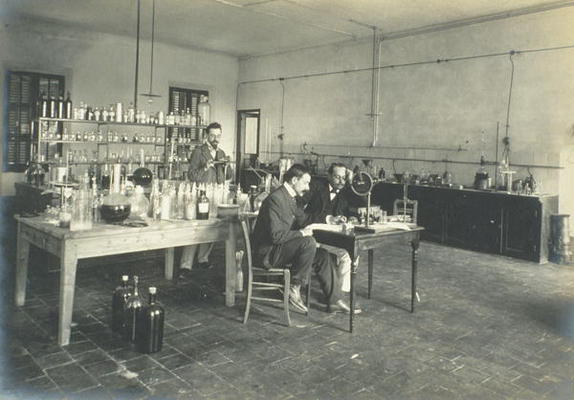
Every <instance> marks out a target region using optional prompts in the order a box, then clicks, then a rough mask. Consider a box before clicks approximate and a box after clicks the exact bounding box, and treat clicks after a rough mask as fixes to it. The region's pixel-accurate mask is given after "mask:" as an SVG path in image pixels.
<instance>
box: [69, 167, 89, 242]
mask: <svg viewBox="0 0 574 400" xmlns="http://www.w3.org/2000/svg"><path fill="white" fill-rule="evenodd" d="M88 182H89V178H88V173H87V172H86V173H85V175H84V178H83V180H82V183H81V185H80V187H79V188H78V190H76V191H75V193H74V199H73V207H72V215H71V219H70V230H71V231H80V230H87V229H92V225H93V210H92V207H93V202H92V195H91V192H90V190H89V187H88V186H89V183H88Z"/></svg>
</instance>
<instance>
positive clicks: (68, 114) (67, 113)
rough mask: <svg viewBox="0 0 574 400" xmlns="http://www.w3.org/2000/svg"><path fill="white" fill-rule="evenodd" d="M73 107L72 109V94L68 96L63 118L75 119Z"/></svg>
mask: <svg viewBox="0 0 574 400" xmlns="http://www.w3.org/2000/svg"><path fill="white" fill-rule="evenodd" d="M72 112H73V107H72V100H71V99H70V92H68V93H67V95H66V101H65V102H64V116H63V117H62V118H69V119H71V118H72V117H73V114H72Z"/></svg>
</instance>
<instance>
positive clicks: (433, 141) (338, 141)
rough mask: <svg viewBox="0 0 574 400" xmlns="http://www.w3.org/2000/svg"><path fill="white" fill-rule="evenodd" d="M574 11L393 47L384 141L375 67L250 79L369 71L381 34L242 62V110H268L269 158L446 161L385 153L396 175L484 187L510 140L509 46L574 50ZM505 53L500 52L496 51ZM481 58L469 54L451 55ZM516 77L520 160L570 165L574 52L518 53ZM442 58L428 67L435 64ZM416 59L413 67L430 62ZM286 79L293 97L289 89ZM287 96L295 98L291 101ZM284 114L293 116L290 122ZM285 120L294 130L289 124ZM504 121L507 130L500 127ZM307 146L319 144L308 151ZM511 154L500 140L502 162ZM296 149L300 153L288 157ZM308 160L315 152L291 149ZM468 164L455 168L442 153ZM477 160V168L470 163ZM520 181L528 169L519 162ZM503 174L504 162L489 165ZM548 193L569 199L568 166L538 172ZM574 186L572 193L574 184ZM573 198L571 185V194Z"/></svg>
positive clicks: (514, 132)
mask: <svg viewBox="0 0 574 400" xmlns="http://www.w3.org/2000/svg"><path fill="white" fill-rule="evenodd" d="M572 21H574V8H573V7H569V8H562V9H559V10H554V11H548V12H542V13H537V14H530V15H524V16H519V17H513V18H507V19H503V20H497V21H490V22H484V23H480V24H474V25H468V26H465V27H460V28H455V29H448V30H443V31H436V32H432V33H426V34H420V35H414V36H408V37H404V38H397V39H389V40H384V39H383V41H382V43H381V47H380V49H381V66H391V65H394V66H395V67H394V68H383V69H381V73H380V84H379V90H380V93H379V101H380V108H379V113H380V120H379V125H378V129H379V133H378V140H377V142H376V145H375V146H372V144H373V122H372V118H371V117H370V116H368V115H367V114H369V113H370V112H371V71H369V70H365V71H362V72H346V73H342V74H327V75H323V76H310V77H304V78H299V79H285V80H283V81H281V82H280V81H270V82H256V83H253V82H251V83H250V81H254V80H261V79H273V78H281V77H283V78H289V77H293V76H297V75H308V74H317V73H329V72H335V71H342V70H354V69H363V68H366V69H368V68H369V67H370V66H371V65H372V43H371V42H370V41H357V42H347V43H343V44H338V45H330V46H323V47H317V48H312V49H305V50H299V51H294V52H288V53H283V54H275V55H268V56H261V57H253V58H246V59H242V60H241V61H240V74H239V78H240V82H245V83H243V84H241V86H240V91H239V96H238V99H239V100H238V107H239V108H242V109H249V108H261V110H262V115H261V118H262V130H261V136H262V144H261V149H262V150H263V151H265V150H271V151H272V153H271V154H262V157H261V158H262V159H263V160H264V161H273V160H277V159H278V158H279V156H280V154H278V152H280V143H281V141H280V139H279V138H278V136H279V134H280V133H283V134H284V140H283V151H284V152H286V153H287V152H293V153H297V152H301V149H302V148H304V149H306V150H313V151H314V152H317V153H319V154H337V155H341V156H346V157H344V158H341V157H320V158H319V159H318V161H319V167H323V166H325V165H328V164H329V163H330V162H331V161H333V160H335V159H337V158H339V159H342V160H343V161H344V162H346V163H347V164H348V165H349V166H353V165H356V164H361V159H362V158H369V157H377V156H379V157H390V158H396V159H400V158H416V159H424V160H435V162H413V161H400V160H398V161H396V162H395V163H394V168H393V162H392V161H390V160H376V159H375V160H374V163H375V164H376V165H377V166H380V167H384V168H385V170H386V171H387V172H393V170H396V172H399V173H400V172H404V171H406V170H408V171H409V172H411V173H422V172H432V173H442V172H443V171H445V168H446V169H448V170H449V171H450V172H451V173H453V175H454V179H455V181H456V182H457V183H460V184H465V185H472V183H473V179H474V174H475V172H476V171H477V169H478V168H479V160H480V157H481V155H483V156H484V157H485V159H486V160H487V161H492V162H493V161H496V159H497V154H496V145H497V130H498V136H499V142H500V141H501V140H502V138H503V137H504V136H505V135H506V128H505V125H506V118H507V108H508V100H509V87H510V78H511V69H512V64H511V62H510V56H509V54H508V53H509V51H510V50H517V51H521V50H522V51H524V50H529V49H544V48H548V47H560V46H573V45H574V29H572ZM492 53H505V54H503V55H500V56H485V57H474V56H481V55H488V54H492ZM457 57H472V58H469V59H466V60H464V61H454V60H453V61H448V62H436V60H438V59H441V60H445V59H453V58H457ZM512 60H513V62H514V81H513V90H512V97H511V102H510V113H509V129H508V135H509V137H510V140H511V154H510V161H511V163H516V164H535V165H544V166H546V165H548V166H559V165H560V157H559V154H560V151H561V149H562V148H563V146H565V145H567V144H572V143H574V136H573V124H574V101H573V99H574V79H572V71H574V48H567V49H556V50H548V51H539V52H524V53H521V54H515V55H514V56H513V57H512ZM427 61H428V62H430V63H425V62H427ZM421 62H422V64H420V65H409V66H404V65H401V64H410V63H421ZM282 85H283V86H284V97H283V87H282ZM282 99H283V100H282ZM281 114H283V123H281ZM282 126H283V128H281V127H282ZM497 126H498V129H497ZM304 143H307V146H302V145H303V144H304ZM501 151H502V144H500V147H499V152H498V159H500V153H501ZM286 153H285V155H289V154H286ZM291 156H292V157H294V158H295V159H297V160H301V159H304V158H308V159H315V157H314V156H313V155H309V154H307V155H303V156H302V155H291ZM445 159H447V160H452V161H459V162H462V163H461V164H456V163H444V162H442V161H440V160H445ZM464 163H471V164H464ZM513 169H514V170H516V171H517V172H516V175H515V179H517V178H524V177H526V176H527V175H528V171H527V169H526V168H524V167H515V168H513ZM488 170H489V172H490V174H491V176H493V177H494V175H495V169H494V167H492V166H490V167H488ZM530 171H531V173H532V174H533V175H534V177H535V179H536V180H537V181H538V182H539V183H540V189H541V191H542V192H545V193H554V194H558V192H559V185H560V184H566V183H565V182H560V181H559V176H560V170H559V169H550V168H531V169H530ZM570 191H572V190H570ZM560 192H561V195H565V194H564V189H563V190H560Z"/></svg>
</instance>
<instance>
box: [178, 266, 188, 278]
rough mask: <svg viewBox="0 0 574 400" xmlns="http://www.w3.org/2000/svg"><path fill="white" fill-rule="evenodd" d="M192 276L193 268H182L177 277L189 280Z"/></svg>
mask: <svg viewBox="0 0 574 400" xmlns="http://www.w3.org/2000/svg"><path fill="white" fill-rule="evenodd" d="M190 275H191V268H180V269H179V274H178V275H177V277H178V278H179V279H188V278H189V276H190Z"/></svg>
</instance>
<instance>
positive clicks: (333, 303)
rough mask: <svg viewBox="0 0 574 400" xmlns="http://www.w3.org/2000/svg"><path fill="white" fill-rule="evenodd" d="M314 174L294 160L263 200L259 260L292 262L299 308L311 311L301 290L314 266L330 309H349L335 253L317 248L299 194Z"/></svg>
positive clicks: (256, 233)
mask: <svg viewBox="0 0 574 400" xmlns="http://www.w3.org/2000/svg"><path fill="white" fill-rule="evenodd" d="M310 181H311V175H310V174H309V171H308V170H307V168H306V167H305V166H303V165H301V164H294V165H293V166H292V167H291V168H289V170H288V171H287V172H286V173H285V175H284V183H283V185H281V186H280V187H279V188H277V189H275V190H274V191H273V192H272V193H271V194H270V195H269V196H267V198H266V199H265V200H264V201H263V204H262V205H261V208H260V209H259V216H258V217H257V222H256V224H255V228H254V229H253V235H252V247H253V249H252V250H253V254H254V258H255V261H256V263H257V264H259V265H262V266H263V267H266V268H272V267H280V266H286V265H291V267H290V268H291V273H292V275H291V287H290V293H289V299H290V302H291V304H292V305H293V306H294V308H295V309H297V310H299V311H301V312H307V307H306V306H305V304H304V303H303V301H302V299H301V294H300V288H301V286H302V285H303V284H304V283H305V282H306V281H307V277H308V276H309V272H310V271H311V269H313V270H314V271H315V273H316V275H317V277H318V280H319V283H320V285H321V290H322V291H323V294H324V296H325V302H326V304H327V311H330V312H336V311H346V310H348V309H349V308H348V306H347V305H345V304H341V303H343V300H341V293H340V288H341V284H340V283H339V280H338V275H337V271H336V269H335V268H336V267H335V265H334V263H333V259H332V257H331V256H330V255H329V253H327V251H326V250H324V249H321V248H317V242H316V241H315V239H314V238H313V236H312V235H313V232H312V231H311V230H310V229H309V228H305V225H306V224H307V222H308V221H307V216H306V215H305V214H304V212H303V210H302V209H301V208H300V207H299V206H298V205H297V201H296V198H297V197H300V196H302V195H304V194H305V193H306V192H307V191H308V190H309V182H310Z"/></svg>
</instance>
